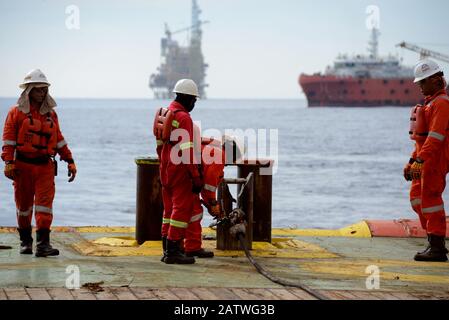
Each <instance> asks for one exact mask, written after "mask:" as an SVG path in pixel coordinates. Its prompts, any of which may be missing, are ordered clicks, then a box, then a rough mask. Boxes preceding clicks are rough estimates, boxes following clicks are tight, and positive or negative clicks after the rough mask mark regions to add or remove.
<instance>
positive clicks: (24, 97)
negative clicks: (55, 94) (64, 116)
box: [17, 83, 57, 114]
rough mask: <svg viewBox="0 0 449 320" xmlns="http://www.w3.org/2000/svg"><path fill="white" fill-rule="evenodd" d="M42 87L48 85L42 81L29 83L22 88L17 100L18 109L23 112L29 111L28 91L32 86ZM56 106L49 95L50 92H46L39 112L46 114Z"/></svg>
mask: <svg viewBox="0 0 449 320" xmlns="http://www.w3.org/2000/svg"><path fill="white" fill-rule="evenodd" d="M42 87H48V85H46V84H42V83H30V84H29V85H28V86H27V87H26V89H25V90H23V92H22V94H21V95H20V98H19V100H18V101H17V105H18V108H19V110H20V111H22V112H23V113H29V112H30V97H29V95H30V92H31V90H32V89H33V88H42ZM56 106H57V104H56V101H55V100H54V99H53V98H52V97H51V96H50V93H47V96H46V97H45V100H44V102H43V103H42V105H41V108H40V109H39V113H40V114H47V113H49V112H51V111H52V110H53V108H55V107H56Z"/></svg>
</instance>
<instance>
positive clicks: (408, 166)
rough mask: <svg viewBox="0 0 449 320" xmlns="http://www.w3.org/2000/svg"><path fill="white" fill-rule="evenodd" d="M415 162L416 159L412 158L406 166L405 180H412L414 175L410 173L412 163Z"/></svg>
mask: <svg viewBox="0 0 449 320" xmlns="http://www.w3.org/2000/svg"><path fill="white" fill-rule="evenodd" d="M414 163H415V159H410V161H409V162H408V163H407V164H406V165H405V167H404V179H405V181H412V180H413V179H412V175H411V174H410V170H411V169H412V164H414Z"/></svg>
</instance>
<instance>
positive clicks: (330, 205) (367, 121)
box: [0, 98, 447, 228]
mask: <svg viewBox="0 0 449 320" xmlns="http://www.w3.org/2000/svg"><path fill="white" fill-rule="evenodd" d="M14 102H15V99H7V98H3V99H0V121H1V124H2V125H1V127H2V128H3V122H4V119H5V117H6V114H7V112H8V109H9V108H10V106H11V105H13V104H14ZM57 102H58V107H57V109H56V110H57V113H58V116H59V121H60V126H61V128H62V132H63V134H64V136H65V138H66V141H68V143H69V146H70V148H71V150H72V152H73V155H74V158H75V160H76V164H77V167H78V175H77V177H76V180H75V182H73V183H68V182H67V180H68V177H67V166H66V164H65V163H63V162H59V175H58V176H57V177H56V197H55V201H54V208H53V209H54V225H70V226H85V225H108V226H118V225H124V226H133V225H135V211H136V169H137V166H136V164H135V162H134V159H135V158H136V157H141V156H150V155H155V154H156V153H155V148H156V145H155V140H154V137H153V136H152V125H153V115H154V112H155V110H156V108H157V107H159V106H167V105H168V103H169V101H156V100H126V99H123V100H102V99H57ZM409 112H410V111H409V109H408V108H397V107H390V108H388V107H387V108H307V107H306V102H305V101H303V100H213V99H211V100H199V101H198V102H197V105H196V107H195V109H194V110H193V112H192V117H193V118H194V120H199V121H201V126H202V129H203V130H205V129H211V128H216V129H219V130H222V131H224V130H225V129H242V130H246V129H254V130H258V129H267V130H269V129H276V130H278V131H277V132H278V143H279V144H278V154H277V155H273V156H275V159H276V160H277V170H276V173H275V174H274V176H273V226H274V227H295V228H340V227H343V226H345V225H348V224H352V223H355V222H358V221H360V220H363V219H397V218H415V214H414V213H413V212H412V211H411V209H410V203H409V200H408V189H409V183H407V182H406V181H404V179H403V176H402V169H403V166H404V164H405V163H406V162H407V161H408V159H409V157H410V154H411V151H412V148H413V144H412V142H411V141H410V140H409V137H408V127H409V124H408V121H409V120H408V119H409ZM267 137H269V135H268V133H267ZM225 175H226V176H227V177H235V175H236V170H235V169H233V168H227V169H226V171H225ZM446 194H447V193H446ZM445 198H447V195H445ZM0 208H1V209H0V225H3V226H4V225H10V226H13V225H15V224H16V218H15V211H16V209H15V203H14V199H13V186H12V182H11V181H10V180H8V179H7V178H5V177H4V176H3V175H2V177H1V178H0ZM211 221H212V220H211V218H210V217H209V216H208V215H207V214H205V218H204V220H203V225H204V226H207V225H208V224H209V223H210V222H211Z"/></svg>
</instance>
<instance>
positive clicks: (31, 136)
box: [17, 114, 57, 156]
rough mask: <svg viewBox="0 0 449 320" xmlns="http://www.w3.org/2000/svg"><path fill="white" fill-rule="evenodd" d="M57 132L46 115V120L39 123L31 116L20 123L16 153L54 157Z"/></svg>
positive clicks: (48, 115)
mask: <svg viewBox="0 0 449 320" xmlns="http://www.w3.org/2000/svg"><path fill="white" fill-rule="evenodd" d="M56 140H57V131H56V125H55V123H54V122H53V120H52V119H51V117H50V114H47V119H46V120H45V121H44V122H41V121H40V120H38V119H34V118H33V117H32V116H31V114H28V116H27V118H26V119H24V120H23V121H22V125H21V126H20V129H19V134H18V136H17V151H19V152H22V153H36V152H39V153H41V154H45V155H49V156H54V155H56V144H57V142H56Z"/></svg>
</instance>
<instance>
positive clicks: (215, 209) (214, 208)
mask: <svg viewBox="0 0 449 320" xmlns="http://www.w3.org/2000/svg"><path fill="white" fill-rule="evenodd" d="M207 211H208V212H209V214H210V215H211V216H212V217H214V218H217V219H220V218H221V207H220V205H219V204H218V202H217V201H216V200H211V201H209V204H208V206H207Z"/></svg>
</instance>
